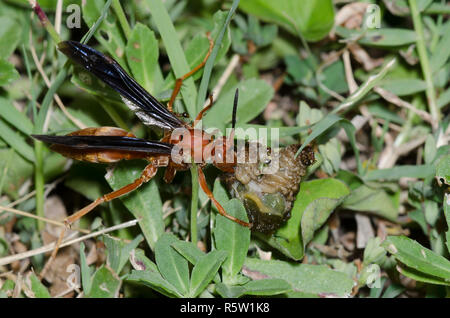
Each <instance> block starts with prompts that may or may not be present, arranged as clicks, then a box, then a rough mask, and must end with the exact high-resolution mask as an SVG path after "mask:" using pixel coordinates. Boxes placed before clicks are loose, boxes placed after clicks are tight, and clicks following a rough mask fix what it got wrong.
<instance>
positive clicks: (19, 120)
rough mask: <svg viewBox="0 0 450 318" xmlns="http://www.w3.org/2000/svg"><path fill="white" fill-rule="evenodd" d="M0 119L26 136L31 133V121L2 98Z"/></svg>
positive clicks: (0, 101) (0, 99)
mask: <svg viewBox="0 0 450 318" xmlns="http://www.w3.org/2000/svg"><path fill="white" fill-rule="evenodd" d="M0 117H2V118H3V119H4V120H6V121H7V122H8V123H10V124H11V125H12V126H14V127H15V128H17V129H18V130H20V131H21V132H23V133H24V134H26V135H30V134H31V133H32V132H33V123H32V122H31V120H30V119H29V118H28V117H27V116H26V115H25V114H24V113H23V112H21V111H19V110H18V109H17V108H16V107H14V105H13V104H12V103H11V101H10V100H8V99H6V98H4V97H0Z"/></svg>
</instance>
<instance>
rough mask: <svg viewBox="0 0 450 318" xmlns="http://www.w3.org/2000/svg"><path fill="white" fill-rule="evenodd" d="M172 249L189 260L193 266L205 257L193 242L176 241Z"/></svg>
mask: <svg viewBox="0 0 450 318" xmlns="http://www.w3.org/2000/svg"><path fill="white" fill-rule="evenodd" d="M172 247H173V248H174V249H175V250H176V251H177V252H178V253H180V254H181V255H183V257H184V258H185V259H187V260H188V261H189V262H190V263H191V264H192V265H195V264H197V262H198V261H199V260H200V259H201V258H202V257H203V256H204V255H205V253H203V252H202V251H200V250H199V249H198V247H197V246H195V245H194V244H193V243H192V242H186V241H176V242H175V243H174V244H172Z"/></svg>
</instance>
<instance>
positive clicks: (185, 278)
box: [155, 233, 189, 295]
mask: <svg viewBox="0 0 450 318" xmlns="http://www.w3.org/2000/svg"><path fill="white" fill-rule="evenodd" d="M177 241H178V240H177V238H176V237H175V236H174V235H173V234H169V233H165V234H163V235H162V236H161V237H160V238H159V240H158V242H157V243H156V246H155V259H156V265H158V269H159V271H160V273H161V275H162V276H163V277H164V279H166V280H167V281H168V282H169V283H170V284H171V285H173V286H174V287H175V288H176V290H177V291H178V293H179V294H182V295H186V294H187V292H188V291H189V267H188V263H187V260H186V259H185V258H184V257H183V256H181V255H180V254H178V252H177V251H175V249H173V248H172V246H171V245H172V244H173V243H175V242H177Z"/></svg>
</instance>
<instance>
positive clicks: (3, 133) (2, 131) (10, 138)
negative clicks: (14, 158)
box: [0, 119, 34, 162]
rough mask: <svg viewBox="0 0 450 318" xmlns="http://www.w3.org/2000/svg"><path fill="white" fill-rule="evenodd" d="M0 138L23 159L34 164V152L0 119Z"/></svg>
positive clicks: (18, 134) (23, 139)
mask: <svg viewBox="0 0 450 318" xmlns="http://www.w3.org/2000/svg"><path fill="white" fill-rule="evenodd" d="M0 137H1V138H2V139H3V140H4V141H5V142H6V143H7V144H8V145H10V146H11V148H13V149H14V150H15V151H16V152H17V153H18V154H20V155H22V156H23V157H24V158H25V159H27V160H29V161H31V162H34V150H33V148H32V147H31V146H30V145H29V144H28V143H27V142H26V141H25V138H24V137H23V136H21V134H20V133H18V132H17V131H14V130H13V129H12V128H11V127H10V126H9V125H8V124H6V123H5V121H4V120H2V119H0Z"/></svg>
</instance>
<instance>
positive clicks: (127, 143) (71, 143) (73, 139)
mask: <svg viewBox="0 0 450 318" xmlns="http://www.w3.org/2000/svg"><path fill="white" fill-rule="evenodd" d="M31 136H32V137H33V138H35V139H38V140H40V141H43V142H46V143H49V144H53V145H60V146H66V147H69V148H73V149H80V150H84V149H98V150H122V151H134V152H145V153H148V154H155V155H159V154H161V155H164V154H167V155H170V154H171V152H172V148H173V145H172V144H168V143H165V142H160V141H152V140H145V139H140V138H134V137H124V136H76V135H74V136H52V135H31Z"/></svg>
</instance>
